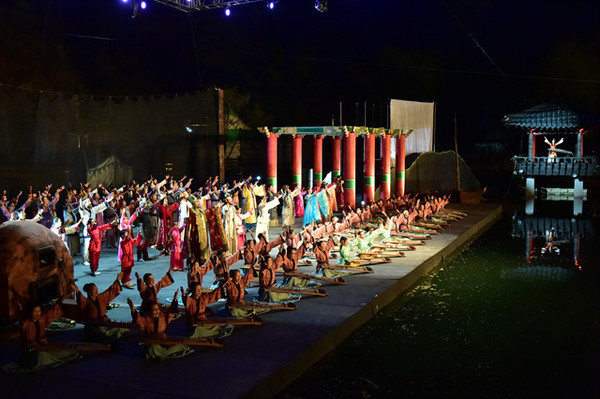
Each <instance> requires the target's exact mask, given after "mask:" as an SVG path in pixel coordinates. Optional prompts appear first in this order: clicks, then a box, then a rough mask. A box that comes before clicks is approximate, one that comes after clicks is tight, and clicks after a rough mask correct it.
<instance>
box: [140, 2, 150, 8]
mask: <svg viewBox="0 0 600 399" xmlns="http://www.w3.org/2000/svg"><path fill="white" fill-rule="evenodd" d="M140 7H141V9H142V10H145V9H146V7H148V5H147V4H146V2H145V1H142V2H141V3H140Z"/></svg>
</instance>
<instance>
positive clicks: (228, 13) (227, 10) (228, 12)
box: [225, 7, 231, 16]
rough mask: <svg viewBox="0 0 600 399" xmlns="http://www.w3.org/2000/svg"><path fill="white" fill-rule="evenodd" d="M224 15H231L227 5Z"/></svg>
mask: <svg viewBox="0 0 600 399" xmlns="http://www.w3.org/2000/svg"><path fill="white" fill-rule="evenodd" d="M225 15H226V16H230V15H231V10H230V9H229V7H227V8H226V9H225Z"/></svg>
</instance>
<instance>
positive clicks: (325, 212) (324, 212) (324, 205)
mask: <svg viewBox="0 0 600 399" xmlns="http://www.w3.org/2000/svg"><path fill="white" fill-rule="evenodd" d="M332 187H333V189H334V190H335V185H333V186H332ZM331 201H332V199H331V194H330V193H329V188H328V187H327V183H325V182H323V183H321V190H320V191H319V192H318V193H317V203H318V204H319V211H320V212H321V220H322V221H323V222H326V221H329V220H331V216H332V214H333V212H332V207H331Z"/></svg>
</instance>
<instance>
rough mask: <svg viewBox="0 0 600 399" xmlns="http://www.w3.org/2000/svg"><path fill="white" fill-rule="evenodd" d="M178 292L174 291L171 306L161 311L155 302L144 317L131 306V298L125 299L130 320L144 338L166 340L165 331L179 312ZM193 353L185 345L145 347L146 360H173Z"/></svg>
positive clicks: (153, 345)
mask: <svg viewBox="0 0 600 399" xmlns="http://www.w3.org/2000/svg"><path fill="white" fill-rule="evenodd" d="M178 293H179V290H175V295H174V296H173V301H172V302H171V306H170V307H169V308H168V309H167V310H165V311H163V310H161V308H160V305H159V304H158V303H156V302H154V303H152V304H151V305H150V306H149V309H148V314H147V315H146V316H142V315H140V314H139V313H138V312H137V311H136V310H135V306H134V305H133V301H132V300H131V298H127V304H128V305H129V309H130V310H131V319H132V321H133V323H134V324H135V325H136V326H137V327H138V328H140V329H141V330H142V332H143V333H144V336H145V337H146V338H151V339H152V338H153V339H164V340H166V339H168V336H167V334H166V332H165V331H166V329H167V326H168V325H169V323H171V321H172V320H173V318H174V317H175V315H176V314H177V313H178V312H179V308H178V304H177V294H178ZM193 352H194V351H193V350H192V349H190V348H189V347H188V346H187V345H184V344H177V345H159V344H152V345H148V346H147V347H146V359H156V358H158V359H174V358H178V357H183V356H186V355H188V354H190V353H193Z"/></svg>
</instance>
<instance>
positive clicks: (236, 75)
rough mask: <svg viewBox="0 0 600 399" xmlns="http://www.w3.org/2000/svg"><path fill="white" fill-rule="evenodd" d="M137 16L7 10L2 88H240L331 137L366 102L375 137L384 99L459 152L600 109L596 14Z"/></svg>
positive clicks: (366, 10) (63, 3)
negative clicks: (539, 116) (552, 116)
mask: <svg viewBox="0 0 600 399" xmlns="http://www.w3.org/2000/svg"><path fill="white" fill-rule="evenodd" d="M129 1H132V0H129ZM131 15H132V12H131V9H130V6H129V5H127V4H123V3H122V2H121V0H86V1H81V0H21V1H5V2H2V5H1V6H0V46H1V47H0V57H1V58H0V60H1V63H0V83H2V84H5V85H14V86H20V87H31V88H34V89H40V90H50V91H57V92H65V93H72V92H75V93H83V94H98V95H147V94H168V93H180V92H190V91H195V90H198V89H204V88H209V87H222V88H237V89H238V90H239V91H240V92H242V93H248V94H250V96H251V100H252V102H253V103H254V104H256V106H257V107H259V108H260V109H261V110H262V111H264V115H262V117H261V118H262V119H263V120H264V122H265V123H269V124H272V125H327V124H331V122H332V117H333V118H334V119H335V123H336V124H339V102H340V101H342V103H343V123H344V124H364V117H363V113H364V109H363V107H364V102H365V101H366V102H367V104H368V106H367V109H368V112H367V124H368V125H371V126H383V125H385V121H386V111H385V104H386V103H387V101H388V99H389V98H400V99H409V100H421V101H436V102H438V110H439V113H438V118H437V129H438V131H439V132H440V137H442V136H443V135H444V134H445V135H446V136H447V137H450V136H452V134H451V133H452V129H453V127H452V115H453V113H454V112H456V113H457V115H458V119H459V126H460V130H461V136H462V137H466V138H476V137H482V136H484V135H490V134H491V135H493V134H494V130H495V129H497V125H499V124H500V119H501V117H502V115H504V114H508V113H513V112H518V111H521V110H523V109H526V108H528V107H531V106H533V105H536V104H538V103H540V102H544V101H562V102H566V103H568V104H572V105H574V106H576V107H578V108H581V109H583V110H585V111H588V112H597V107H598V104H600V23H599V22H600V2H598V1H577V0H576V1H556V0H545V1H513V0H502V1H496V0H488V1H475V0H473V1H457V0H448V1H441V0H422V1H400V0H393V1H392V0H387V1H386V0H368V1H367V0H362V1H361V0H344V1H342V0H330V1H329V12H327V13H320V12H318V11H316V10H315V9H314V1H313V0H280V1H279V2H278V3H277V5H276V7H275V9H274V10H272V11H271V10H268V9H267V7H266V3H265V2H259V3H254V4H250V5H243V6H237V7H234V8H233V9H232V15H231V16H230V17H225V15H224V13H223V10H222V9H218V10H211V11H202V12H195V13H192V14H186V13H183V12H181V11H177V10H175V9H173V8H170V7H167V6H164V5H161V4H158V3H154V2H152V1H149V5H148V8H147V10H145V11H143V12H142V11H140V12H139V13H138V15H137V17H136V18H132V17H131ZM476 42H477V43H476ZM482 50H483V51H482ZM484 52H485V53H484ZM486 54H487V55H486ZM357 103H358V104H359V107H358V108H359V110H358V111H357V107H356V104H357ZM261 118H259V119H261ZM451 141H452V140H451V139H449V140H446V141H444V140H443V139H442V140H441V146H442V147H443V146H444V144H449V143H450V142H451Z"/></svg>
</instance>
